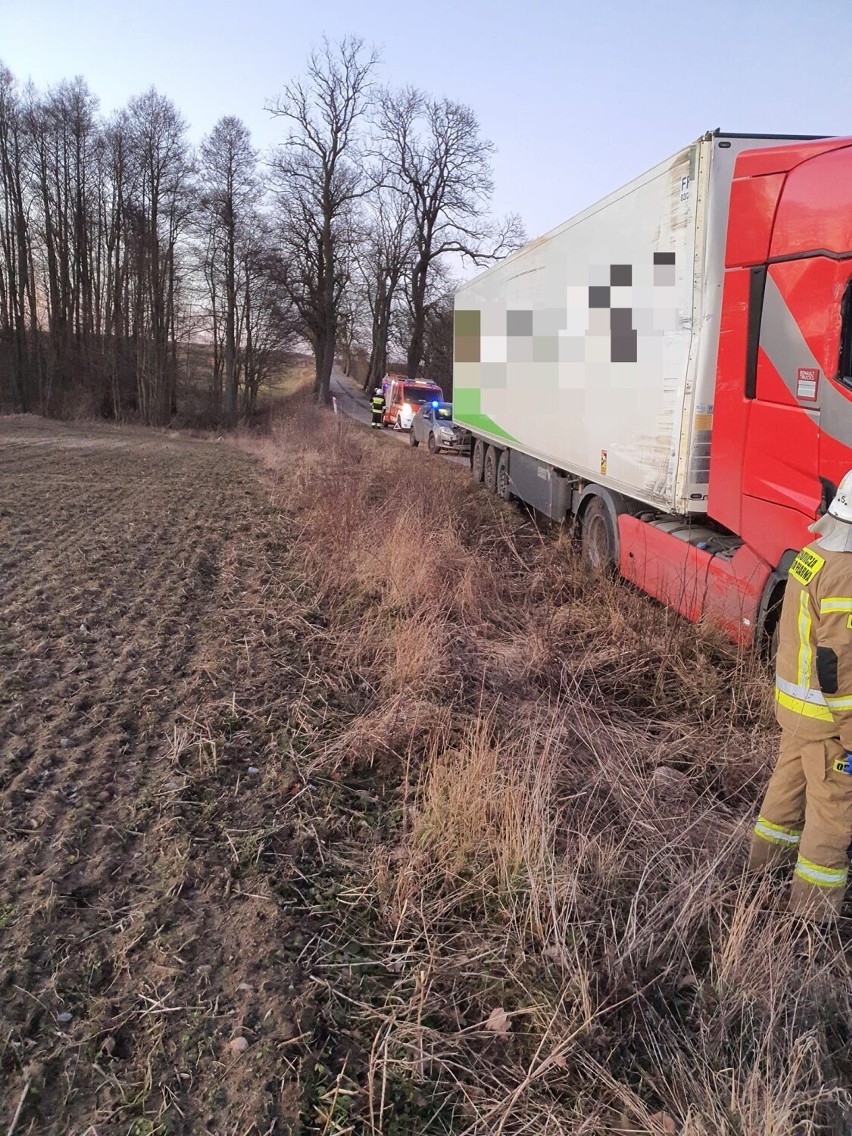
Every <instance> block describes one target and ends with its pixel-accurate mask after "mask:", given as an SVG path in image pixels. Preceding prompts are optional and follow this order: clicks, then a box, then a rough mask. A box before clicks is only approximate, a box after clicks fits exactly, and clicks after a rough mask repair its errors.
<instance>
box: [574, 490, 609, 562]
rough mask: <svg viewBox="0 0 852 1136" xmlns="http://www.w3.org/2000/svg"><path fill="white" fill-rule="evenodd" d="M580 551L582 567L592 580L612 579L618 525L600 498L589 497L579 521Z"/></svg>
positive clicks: (607, 506) (607, 505)
mask: <svg viewBox="0 0 852 1136" xmlns="http://www.w3.org/2000/svg"><path fill="white" fill-rule="evenodd" d="M580 548H581V556H582V560H583V564H584V565H585V566H586V568H587V569H588V570H589V572H590V573H591V574H592V575H594V576H614V575H615V574H616V572H617V571H618V560H619V548H618V522H617V521H616V517H615V514H614V512H613V510H612V509H611V508H610V506H609V504H608V503H607V502H606V501H605V500H604V498H603V497H590V498H589V501H588V504H587V505H586V507H585V509H584V510H583V512H582V515H581V517H580Z"/></svg>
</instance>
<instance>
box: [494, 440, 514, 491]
mask: <svg viewBox="0 0 852 1136" xmlns="http://www.w3.org/2000/svg"><path fill="white" fill-rule="evenodd" d="M509 485H510V482H509V451H508V450H502V451H501V453H500V460H499V461H498V462H497V496H498V497H499V498H500V500H501V501H509V500H511V497H512V493H511V490H510V488H509Z"/></svg>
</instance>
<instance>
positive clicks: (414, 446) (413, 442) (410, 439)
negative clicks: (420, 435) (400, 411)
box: [408, 429, 420, 450]
mask: <svg viewBox="0 0 852 1136" xmlns="http://www.w3.org/2000/svg"><path fill="white" fill-rule="evenodd" d="M408 444H409V446H411V448H412V450H416V449H417V447H418V446H419V445H420V443H419V442H418V441H417V439H416V438H415V437H414V430H413V429H412V431H411V433H410V434H409V435H408Z"/></svg>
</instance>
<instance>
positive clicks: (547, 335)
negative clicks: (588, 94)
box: [453, 131, 852, 645]
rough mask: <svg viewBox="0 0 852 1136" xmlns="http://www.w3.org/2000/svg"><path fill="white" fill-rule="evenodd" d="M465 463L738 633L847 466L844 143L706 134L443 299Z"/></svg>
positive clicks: (642, 579) (848, 244)
mask: <svg viewBox="0 0 852 1136" xmlns="http://www.w3.org/2000/svg"><path fill="white" fill-rule="evenodd" d="M454 360H455V362H454V377H453V387H454V391H453V406H454V418H455V421H456V423H457V425H458V426H461V427H464V428H465V429H466V430H468V431H469V433H470V435H471V442H472V452H471V469H472V472H473V476H474V477H475V478H476V479H477V480H479V481H484V482H485V483H486V484H487V486H488V487H489V488H490V489H491V490H493V491H494V492H496V493H498V494H499V495H500V496H502V497H504V498H506V499H508V498H509V497H517V498H519V499H521V500H522V501H525V502H527V503H528V504H529V505H531V506H533V507H534V508H535V509H537V510H539V511H540V512H541V513H543V514H545V515H546V516H548V517H552V518H554V519H555V520H557V521H563V520H565V519H566V518H572V517H573V518H574V519H575V521H576V524H577V526H578V529H579V535H580V543H581V555H582V556H583V559H584V561H585V562H586V564H587V566H588V567H589V569H590V570H592V571H596V572H598V571H601V572H604V571H612V572H619V573H620V574H621V575H622V576H623V577H625V578H626V579H627V580H630V581H631V582H632V583H634V584H636V585H637V586H638V587H639V588H641V589H643V590H644V591H646V592H648V593H649V594H651V595H652V596H654V597H656V598H657V599H658V600H660V601H662V602H663V603H665V604H667V605H669V606H670V607H672V608H674V609H676V610H677V611H678V612H680V613H681V614H682V615H683V616H685V617H686V618H688V619H690V620H693V621H697V620H699V619H703V620H706V621H708V622H711V623H713V624H715V625H717V626H718V627H720V628H722V629H723V630H724V631H725V632H726V633H727V634H728V635H729V636H730V637H731V638H733V639H734V640H736V641H739V642H742V643H744V644H748V645H751V644H763V643H765V642H766V640H767V638H768V637H769V636H770V635H771V632H772V630H773V626H774V623H775V620H776V619H777V615H778V610H779V606H780V602H781V599H782V597H783V591H784V586H785V581H786V577H787V570H788V568H789V566H790V564H791V562H792V560H793V558H794V556H795V555H796V553H797V551H798V550H799V549H800V548H801V547H802V546H803V545H804V544H806V543H807V542H808V541H809V540H811V539H813V538H812V537H811V536H810V535H809V533H808V525H810V524H811V523H812V522H813V521H814V519H815V518H816V517H817V516H818V515H820V514H821V513H822V512H823V511H824V510H825V509H826V508H827V506H828V504H829V503H830V501H831V498H832V496H833V494H834V492H835V488H836V486H837V484H838V482H839V481H840V479H841V477H842V476H843V474H844V473H845V472H846V471H847V470H848V469H849V468H850V467H852V139H850V138H845V139H844V138H814V137H809V138H802V137H795V138H794V137H789V136H771V137H770V136H761V135H742V134H726V133H721V132H719V131H716V132H714V133H708V134H706V135H704V136H703V137H702V138H700V139H699V140H698V141H696V142H695V143H693V144H692V145H690V146H687V147H686V148H685V149H683V150H681V151H680V152H679V153H677V154H675V155H674V156H673V157H671V158H669V159H667V160H666V161H664V162H661V163H660V164H658V165H656V166H654V167H653V168H652V169H651V170H649V171H648V172H647V173H645V174H643V175H641V176H640V177H638V178H636V179H635V180H634V181H633V182H631V183H629V184H628V185H626V186H624V187H623V188H622V189H620V190H617V191H616V192H615V193H612V194H611V195H610V196H608V197H606V198H605V199H604V200H603V201H600V202H598V203H597V204H595V205H593V206H591V207H590V208H588V209H586V210H584V211H583V212H582V213H580V214H579V215H577V216H575V217H573V218H571V219H570V220H568V221H566V222H565V223H564V224H563V225H561V226H559V227H558V228H557V229H554V230H553V231H552V232H551V233H549V234H547V235H546V236H544V237H542V238H540V239H539V240H537V241H534V242H533V243H531V244H529V245H527V246H526V247H524V248H522V249H520V250H519V251H518V252H516V253H514V254H513V255H512V256H510V257H508V258H507V259H506V260H504V261H502V262H501V263H500V264H498V265H495V266H494V267H492V268H490V269H489V270H488V271H486V272H484V273H482V274H481V275H479V276H477V277H476V278H475V279H473V280H471V281H469V282H467V283H466V284H464V285H463V286H462V287H461V288H460V289H459V291H458V292H457V294H456V298H455V335H454Z"/></svg>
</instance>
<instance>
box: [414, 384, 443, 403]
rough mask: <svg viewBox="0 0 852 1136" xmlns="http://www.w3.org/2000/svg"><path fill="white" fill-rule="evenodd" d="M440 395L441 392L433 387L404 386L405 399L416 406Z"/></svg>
mask: <svg viewBox="0 0 852 1136" xmlns="http://www.w3.org/2000/svg"><path fill="white" fill-rule="evenodd" d="M440 397H441V392H440V391H439V390H436V388H435V387H406V388H405V401H406V402H413V403H415V405H417V406H422V405H423V404H424V403H425V402H432V401H433V400H434V399H436V398H440Z"/></svg>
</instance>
